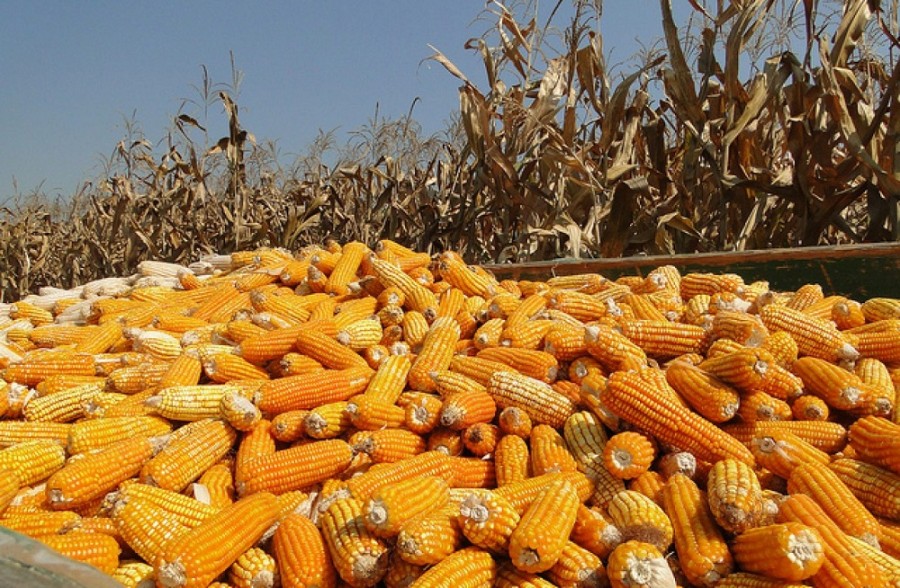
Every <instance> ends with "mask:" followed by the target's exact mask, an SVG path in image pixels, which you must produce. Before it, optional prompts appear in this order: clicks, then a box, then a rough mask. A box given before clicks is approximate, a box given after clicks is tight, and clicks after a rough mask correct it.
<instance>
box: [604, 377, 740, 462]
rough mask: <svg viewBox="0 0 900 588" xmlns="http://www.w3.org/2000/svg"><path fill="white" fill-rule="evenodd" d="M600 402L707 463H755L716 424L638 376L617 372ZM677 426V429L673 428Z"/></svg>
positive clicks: (738, 444) (664, 440) (610, 379)
mask: <svg viewBox="0 0 900 588" xmlns="http://www.w3.org/2000/svg"><path fill="white" fill-rule="evenodd" d="M600 401H601V402H602V403H603V404H604V405H605V406H606V407H608V408H609V409H610V410H611V411H612V412H614V413H615V414H616V415H618V416H619V417H621V418H623V419H625V420H627V421H628V422H630V423H632V424H634V425H636V426H638V427H641V428H642V429H644V430H646V431H648V432H649V433H650V434H652V435H654V436H655V437H657V438H658V439H659V440H661V441H663V442H666V443H671V444H672V445H675V446H676V447H680V448H682V449H685V450H687V451H690V452H692V453H694V455H696V456H697V457H698V458H700V459H703V460H705V461H710V462H715V461H718V460H719V459H726V458H735V459H739V460H741V461H743V462H746V463H748V464H752V463H753V461H754V458H753V455H752V454H751V453H750V452H749V451H748V450H747V448H746V447H744V446H743V445H741V444H740V443H739V442H738V441H737V440H735V439H734V438H733V437H731V436H729V435H727V434H725V433H723V432H722V431H721V430H719V429H717V428H716V427H715V426H714V425H713V424H712V423H710V422H709V421H707V420H706V419H704V418H702V417H701V416H699V415H697V414H696V413H693V412H691V411H690V410H689V409H687V408H685V407H683V406H682V405H680V404H678V403H677V402H675V401H674V400H672V399H671V397H669V396H668V395H667V394H660V392H659V389H658V386H654V385H652V384H651V383H650V382H648V381H646V380H644V379H642V378H641V377H640V375H639V374H637V373H636V372H617V373H615V374H613V375H612V376H610V378H609V384H608V385H607V387H606V389H605V390H604V391H603V392H602V393H601V395H600ZM673 423H677V425H675V424H673Z"/></svg>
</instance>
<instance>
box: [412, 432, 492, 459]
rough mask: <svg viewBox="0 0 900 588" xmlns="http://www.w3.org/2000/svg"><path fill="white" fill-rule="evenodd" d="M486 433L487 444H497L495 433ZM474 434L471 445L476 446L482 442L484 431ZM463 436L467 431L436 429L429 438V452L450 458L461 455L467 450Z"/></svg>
mask: <svg viewBox="0 0 900 588" xmlns="http://www.w3.org/2000/svg"><path fill="white" fill-rule="evenodd" d="M484 433H485V435H486V436H488V439H487V440H486V443H490V444H494V443H495V442H496V436H495V434H494V432H493V431H490V430H488V431H484ZM472 434H473V437H474V438H473V439H472V440H471V441H470V443H471V444H472V445H473V446H474V445H477V444H478V443H480V442H481V440H482V431H479V430H476V431H472ZM463 435H465V431H454V430H453V429H448V428H446V427H436V428H435V429H433V430H432V431H431V434H430V435H429V436H428V451H439V452H441V453H443V454H444V455H450V456H456V455H460V454H462V452H463V449H465V444H464V442H463Z"/></svg>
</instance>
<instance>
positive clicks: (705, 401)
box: [666, 361, 740, 423]
mask: <svg viewBox="0 0 900 588" xmlns="http://www.w3.org/2000/svg"><path fill="white" fill-rule="evenodd" d="M666 381H667V382H668V383H669V385H670V386H672V387H673V388H674V389H675V390H676V391H677V392H678V393H679V394H680V395H681V397H682V398H684V400H685V401H686V402H687V403H688V404H689V405H690V407H691V408H693V409H694V410H695V411H697V412H698V413H699V414H700V415H701V416H703V417H704V418H706V419H707V420H708V421H711V422H713V423H722V422H725V421H727V420H730V419H731V418H732V417H734V415H735V414H737V410H738V406H739V405H740V396H739V395H738V392H737V390H735V389H734V388H732V387H731V386H729V385H728V384H726V383H724V382H722V381H721V380H719V379H718V378H716V377H715V376H713V375H711V374H708V373H706V372H705V371H703V370H701V369H700V368H698V367H696V366H693V365H691V364H689V363H687V362H685V361H673V362H672V363H670V364H669V365H668V367H667V368H666Z"/></svg>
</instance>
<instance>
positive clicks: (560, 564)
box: [547, 541, 606, 586]
mask: <svg viewBox="0 0 900 588" xmlns="http://www.w3.org/2000/svg"><path fill="white" fill-rule="evenodd" d="M547 575H548V577H550V578H551V579H552V580H553V581H554V582H556V584H557V585H559V586H600V585H602V584H603V583H605V582H606V569H605V568H604V567H603V562H602V561H600V558H599V557H597V556H596V555H595V554H593V553H591V552H590V551H588V550H587V549H584V548H583V547H581V546H580V545H578V544H577V543H574V542H572V541H568V542H566V546H565V547H564V548H563V550H562V553H561V554H560V556H559V559H558V560H557V561H556V564H554V566H553V567H552V568H550V569H549V570H548V571H547Z"/></svg>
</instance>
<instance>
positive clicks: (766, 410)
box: [737, 390, 793, 423]
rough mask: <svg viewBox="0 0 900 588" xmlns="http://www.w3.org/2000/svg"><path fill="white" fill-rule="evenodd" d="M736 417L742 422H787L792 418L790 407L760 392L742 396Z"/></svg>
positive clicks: (756, 391)
mask: <svg viewBox="0 0 900 588" xmlns="http://www.w3.org/2000/svg"><path fill="white" fill-rule="evenodd" d="M737 416H738V418H740V420H741V421H742V422H745V423H754V422H756V421H787V420H790V419H791V417H792V416H793V415H792V413H791V406H790V405H789V404H788V403H787V402H785V401H784V400H779V399H778V398H775V397H774V396H772V395H770V394H766V393H765V392H763V391H761V390H755V391H753V392H750V393H748V394H744V395H743V397H742V398H741V404H740V406H739V407H738V411H737Z"/></svg>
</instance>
